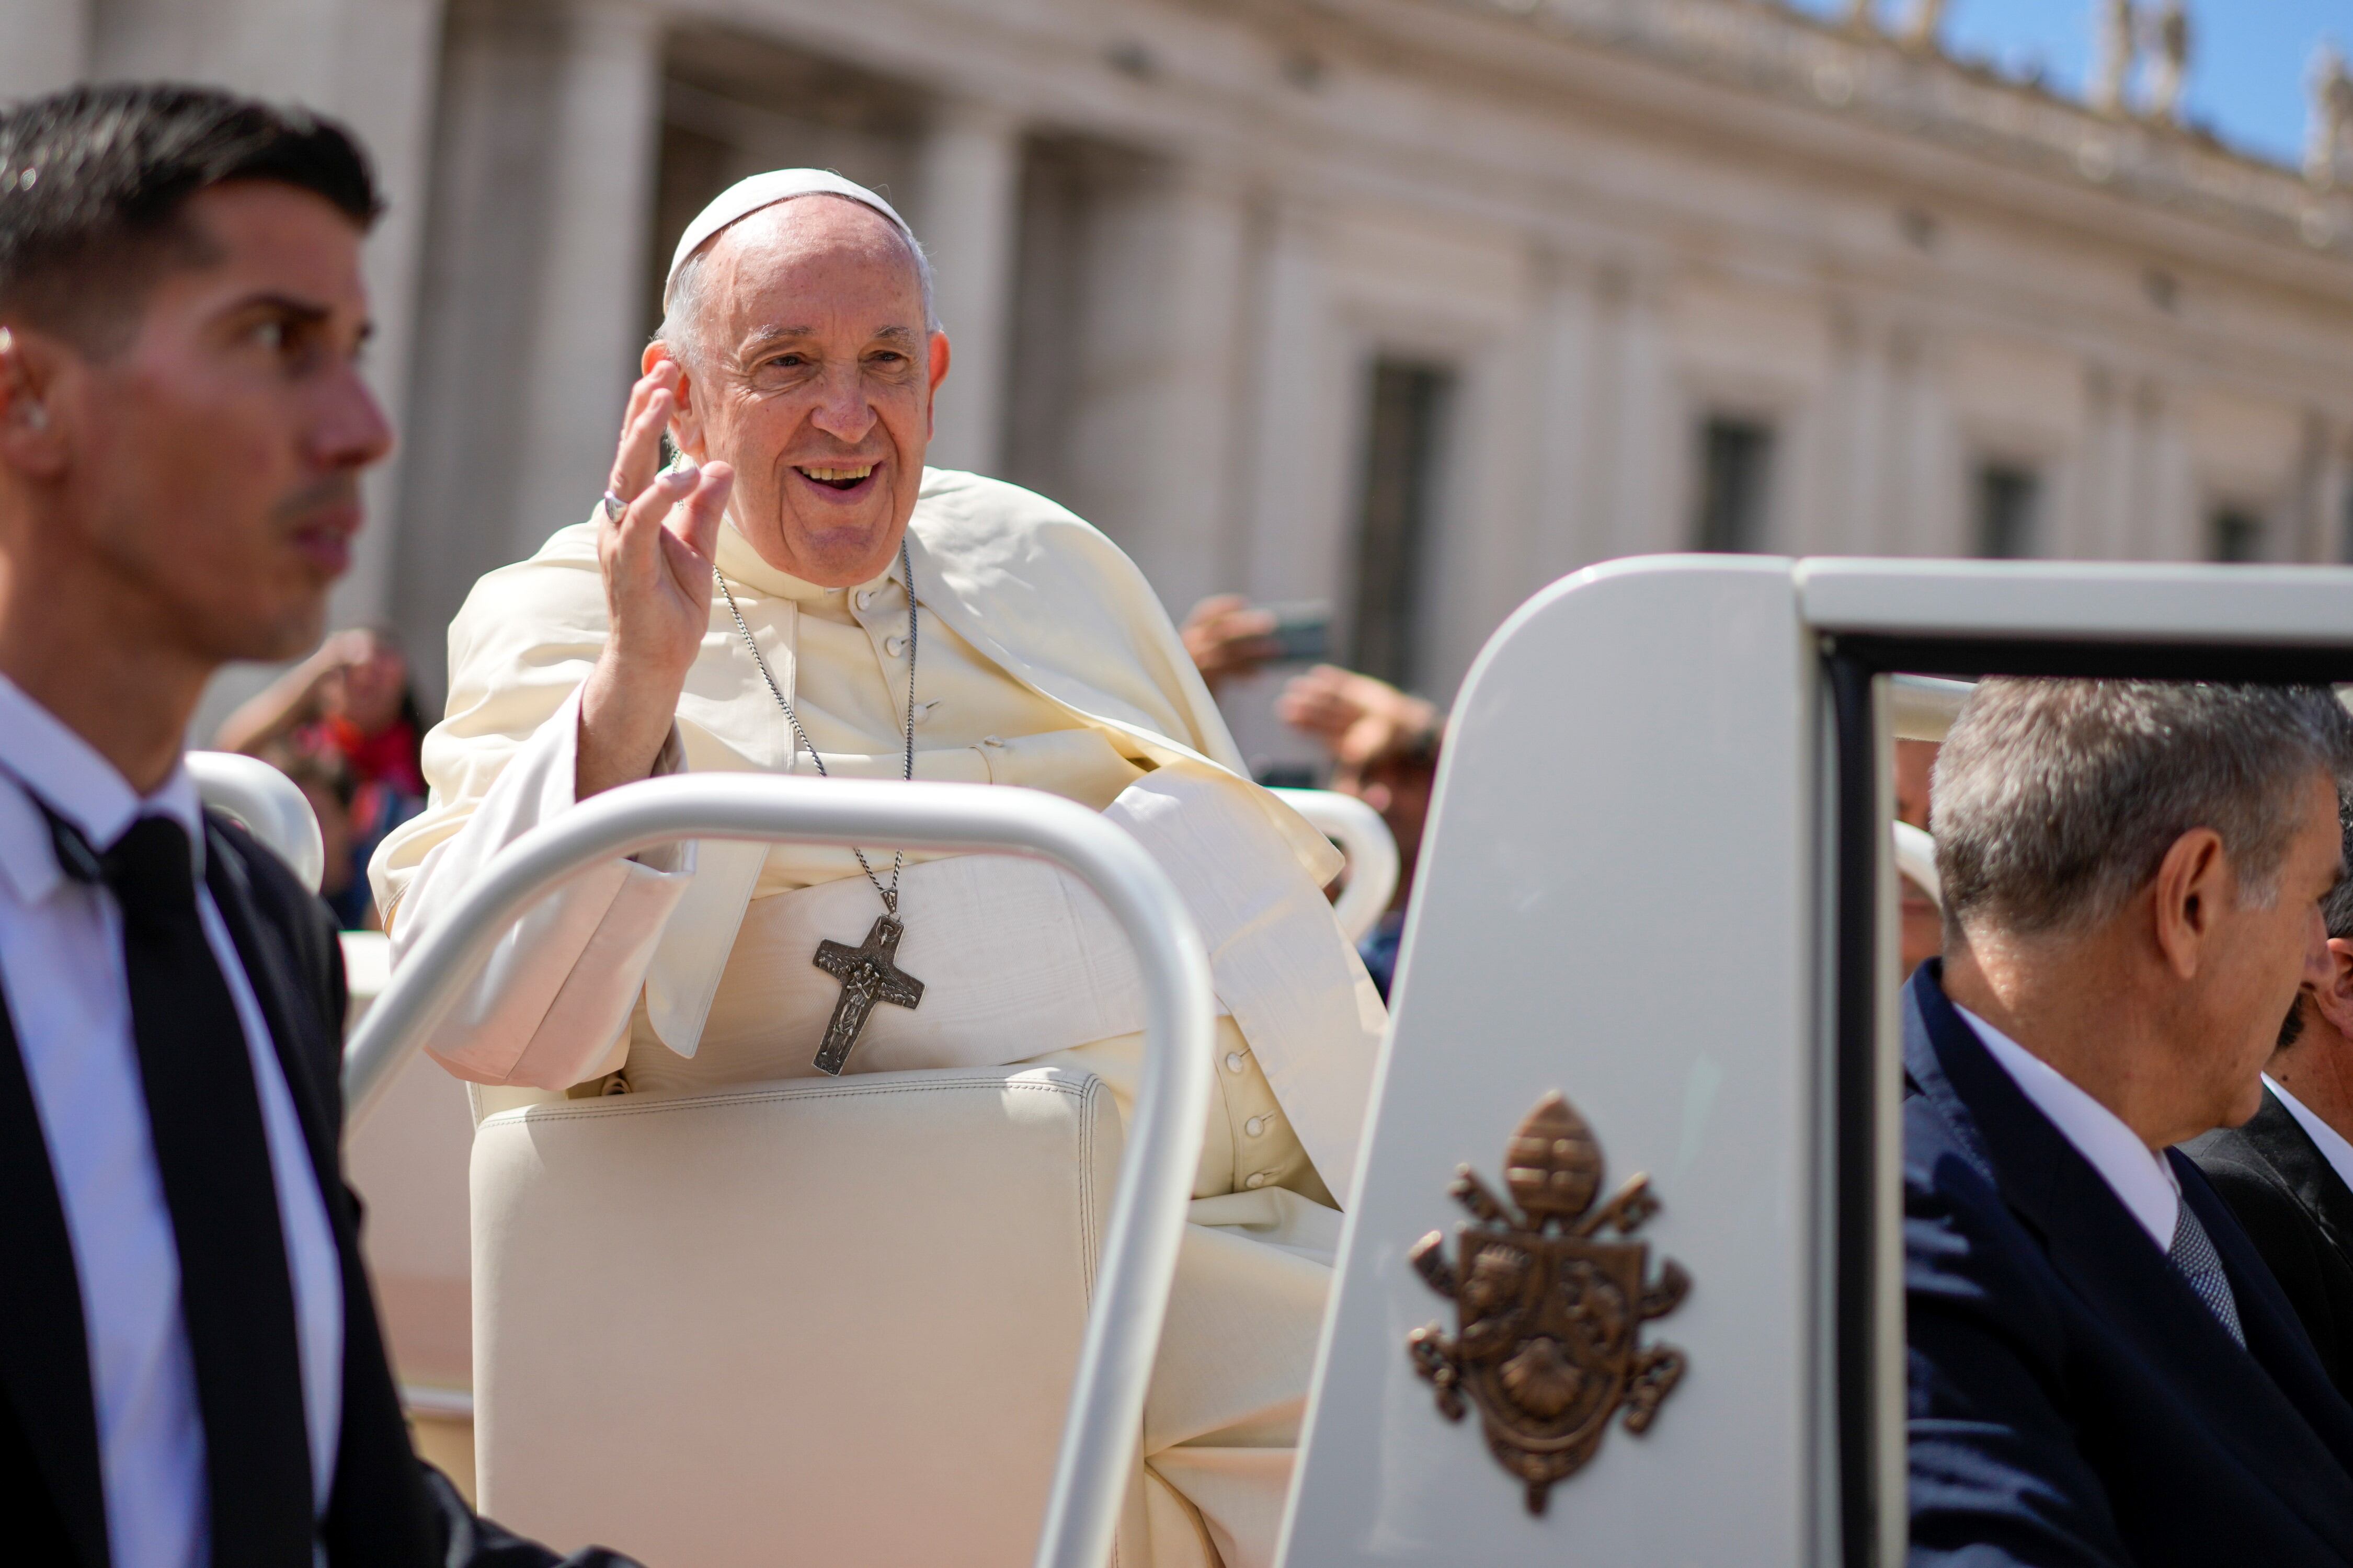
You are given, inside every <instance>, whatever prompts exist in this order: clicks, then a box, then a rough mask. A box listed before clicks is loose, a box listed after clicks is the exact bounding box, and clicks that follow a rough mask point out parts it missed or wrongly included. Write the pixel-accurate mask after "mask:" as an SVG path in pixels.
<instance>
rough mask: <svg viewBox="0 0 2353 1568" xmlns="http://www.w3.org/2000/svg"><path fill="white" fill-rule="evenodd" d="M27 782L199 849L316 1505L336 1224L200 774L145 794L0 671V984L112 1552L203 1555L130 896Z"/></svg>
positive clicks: (171, 1566) (187, 1373)
mask: <svg viewBox="0 0 2353 1568" xmlns="http://www.w3.org/2000/svg"><path fill="white" fill-rule="evenodd" d="M28 791H29V792H31V794H30V795H28V794H27V792H28ZM32 795H37V796H38V797H39V799H40V800H41V801H42V802H43V803H44V804H46V805H47V806H48V807H49V809H50V810H52V811H55V812H56V813H58V815H59V816H63V817H64V818H66V820H68V821H69V822H71V823H73V824H74V825H75V826H78V827H79V828H80V829H81V831H82V833H83V835H84V836H85V837H88V838H89V840H90V843H91V844H92V845H94V846H97V847H101V848H103V847H106V846H109V845H111V844H112V843H113V842H114V841H115V840H116V839H118V838H120V837H121V836H122V834H123V833H124V832H125V831H126V830H128V829H129V827H130V826H131V825H132V822H133V821H134V820H136V819H137V818H138V817H140V816H168V817H170V818H172V819H173V820H174V821H175V822H178V823H179V824H180V825H181V826H182V827H184V828H185V829H186V830H187V833H188V837H189V841H190V843H191V844H192V845H193V846H194V848H195V855H196V858H197V879H196V910H197V915H198V918H199V919H200V920H201V921H202V922H203V925H204V930H205V936H206V939H207V940H208V941H209V942H211V943H212V949H213V954H214V956H215V957H216V959H218V960H219V962H220V967H221V973H222V974H223V975H224V976H225V977H226V978H227V982H228V989H229V995H230V997H231V998H232V999H233V1000H234V1002H235V1004H236V1006H237V1019H238V1022H240V1023H241V1024H243V1025H244V1026H245V1039H246V1047H247V1049H248V1051H249V1052H250V1053H251V1056H252V1059H253V1076H254V1081H255V1082H256V1084H258V1085H259V1089H260V1095H261V1119H262V1126H263V1129H264V1130H265V1131H266V1133H267V1135H268V1138H269V1160H270V1167H271V1170H272V1173H273V1174H274V1175H275V1177H276V1181H277V1187H278V1214H279V1223H280V1228H281V1230H282V1231H283V1233H284V1236H285V1238H286V1248H287V1254H288V1257H289V1259H290V1264H291V1274H292V1279H293V1291H294V1321H295V1329H296V1333H297V1335H298V1337H299V1340H300V1344H299V1347H298V1349H299V1354H300V1364H301V1378H302V1403H303V1416H304V1420H305V1423H306V1425H307V1427H308V1430H309V1434H310V1439H311V1481H312V1489H313V1502H314V1506H315V1507H316V1508H318V1509H319V1510H321V1511H323V1510H325V1507H326V1502H327V1496H328V1493H329V1491H330V1489H332V1483H333V1480H334V1459H335V1450H336V1440H337V1436H338V1434H339V1432H340V1429H341V1426H342V1422H343V1275H342V1270H341V1266H340V1262H339V1260H338V1258H337V1257H336V1254H335V1240H334V1234H333V1232H332V1229H331V1228H330V1227H329V1225H328V1221H327V1209H326V1203H325V1200H324V1198H323V1197H322V1195H321V1193H320V1190H319V1184H318V1180H317V1177H316V1175H315V1173H314V1172H313V1171H312V1168H311V1156H310V1152H309V1149H308V1146H307V1145H306V1143H305V1142H304V1140H303V1136H302V1127H301V1121H300V1119H299V1118H298V1117H297V1115H296V1114H295V1110H294V1100H293V1097H292V1095H291V1093H290V1091H289V1090H288V1088H287V1085H286V1079H285V1076H284V1074H283V1072H282V1071H281V1070H280V1067H279V1062H278V1053H277V1050H276V1048H275V1047H274V1046H273V1045H272V1044H271V1042H270V1037H269V1026H268V1024H267V1023H266V1021H265V1020H264V1018H263V1016H262V1013H261V1009H260V1005H259V1003H258V1002H257V1001H256V1000H255V997H254V994H253V987H252V985H251V984H250V983H249V982H248V980H247V978H246V973H245V968H244V965H243V964H242V963H239V962H238V959H237V948H236V944H235V943H234V942H233V941H232V940H231V938H230V936H229V932H228V928H227V925H226V924H225V923H224V922H223V921H222V919H221V913H220V910H218V909H217V908H216V907H215V905H214V903H213V900H212V895H211V893H210V892H208V891H207V890H206V888H205V885H204V877H203V855H204V835H203V832H202V830H201V813H200V806H199V803H198V801H197V798H196V790H195V784H193V783H192V782H191V781H190V779H189V777H188V774H187V773H186V771H185V769H182V770H180V771H178V772H175V773H174V774H173V775H172V777H171V779H170V781H169V782H168V783H166V784H164V787H163V788H161V789H159V790H157V791H156V792H155V793H154V794H153V795H150V796H147V797H146V798H145V799H143V800H142V798H140V796H139V795H137V794H136V793H134V792H133V791H132V788H131V785H130V784H128V783H126V782H125V781H124V779H123V778H122V775H121V774H120V773H116V772H115V771H114V769H113V767H112V766H111V764H110V763H108V762H107V761H106V760H105V759H104V758H103V757H101V756H100V755H99V754H98V752H95V751H93V750H91V749H90V745H89V744H88V742H84V741H83V740H82V739H81V737H80V736H79V735H77V734H75V733H74V732H73V731H70V730H69V729H67V728H66V726H65V725H64V724H63V723H61V722H59V721H58V720H57V719H56V718H55V717H54V716H52V715H51V714H50V713H49V712H48V710H47V709H44V708H42V707H41V706H39V705H38V704H37V703H36V702H34V701H33V700H31V699H30V698H28V697H26V695H25V694H24V693H23V692H22V691H20V690H18V689H16V686H15V685H14V684H13V683H12V682H10V681H9V680H8V679H6V678H5V677H0V984H5V991H6V995H7V1005H8V1012H9V1016H10V1018H11V1019H12V1020H13V1021H14V1023H15V1026H16V1046H17V1049H18V1051H19V1052H20V1053H21V1054H22V1056H23V1058H24V1062H25V1075H26V1079H27V1080H28V1081H29V1083H30V1085H31V1088H32V1093H33V1103H34V1106H35V1108H36V1110H37V1112H38V1113H39V1116H40V1121H41V1131H42V1133H43V1136H44V1138H45V1140H46V1142H47V1146H48V1153H49V1167H50V1169H51V1170H52V1171H53V1172H54V1173H56V1178H57V1185H58V1198H59V1200H60V1202H61V1203H62V1205H63V1206H64V1209H65V1220H66V1230H67V1233H68V1235H69V1237H71V1239H72V1242H73V1254H74V1272H75V1275H76V1278H77V1279H78V1281H79V1285H80V1289H81V1309H82V1321H83V1324H84V1327H85V1329H86V1331H87V1332H88V1335H89V1341H90V1388H91V1392H92V1394H93V1395H94V1404H95V1406H96V1410H97V1415H98V1446H99V1466H100V1476H101V1479H102V1480H103V1482H104V1484H105V1488H106V1528H107V1535H108V1540H109V1542H110V1544H111V1547H112V1556H113V1563H114V1568H205V1565H206V1563H208V1562H209V1561H210V1558H211V1537H210V1526H209V1515H210V1505H209V1501H208V1498H207V1492H206V1474H205V1434H204V1424H203V1421H202V1419H201V1417H200V1415H198V1412H197V1405H196V1385H195V1365H194V1363H193V1362H192V1361H191V1359H190V1356H189V1351H188V1337H187V1332H186V1330H185V1327H184V1326H183V1324H182V1322H181V1318H180V1261H179V1255H178V1253H177V1251H176V1250H175V1249H174V1241H173V1234H172V1216H171V1212H170V1210H169V1209H168V1208H167V1207H166V1206H165V1204H164V1181H163V1175H162V1173H161V1172H160V1171H159V1170H158V1168H157V1166H156V1163H155V1148H154V1144H153V1141H152V1139H151V1137H150V1135H149V1129H148V1122H147V1100H146V1096H145V1093H144V1090H143V1089H142V1085H141V1080H140V1074H139V1053H138V1048H137V1047H136V1045H135V1043H134V1042H133V1040H132V1032H131V993H130V980H129V977H128V976H127V975H126V974H125V973H124V971H123V965H122V915H121V909H120V907H119V906H118V905H117V904H116V903H115V900H114V896H113V895H112V894H111V893H110V892H108V891H106V890H105V889H102V888H98V887H92V886H90V885H89V884H87V883H83V882H78V881H75V880H74V879H71V878H69V877H68V876H66V874H65V873H64V872H63V871H62V870H61V869H60V868H58V862H57V854H56V848H55V846H54V844H53V842H52V840H51V838H50V836H49V828H48V824H47V822H46V821H45V820H44V819H43V818H42V816H41V813H40V808H39V807H38V806H37V805H35V804H34V802H33V798H32Z"/></svg>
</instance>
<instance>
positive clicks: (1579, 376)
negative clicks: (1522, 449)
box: [1530, 250, 1609, 583]
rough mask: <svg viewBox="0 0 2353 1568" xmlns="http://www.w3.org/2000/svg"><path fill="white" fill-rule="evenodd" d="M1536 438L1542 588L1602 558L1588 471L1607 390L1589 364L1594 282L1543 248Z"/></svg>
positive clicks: (1536, 547) (1537, 558) (1535, 506)
mask: <svg viewBox="0 0 2353 1568" xmlns="http://www.w3.org/2000/svg"><path fill="white" fill-rule="evenodd" d="M1536 288H1537V300H1536V309H1535V323H1534V327H1533V333H1532V335H1533V336H1534V338H1535V343H1536V353H1537V356H1538V357H1537V363H1536V366H1535V387H1536V413H1535V419H1536V439H1535V452H1534V454H1533V458H1534V466H1535V484H1534V487H1533V489H1534V494H1533V496H1532V498H1531V501H1532V510H1533V511H1534V518H1535V537H1534V540H1533V549H1532V551H1531V554H1530V565H1531V567H1532V568H1533V572H1532V574H1533V576H1534V578H1535V581H1536V582H1538V583H1549V582H1551V581H1552V580H1553V579H1554V578H1556V577H1560V576H1564V575H1566V574H1568V573H1570V572H1574V571H1576V570H1577V568H1578V567H1580V566H1583V565H1585V564H1587V563H1588V562H1592V561H1596V560H1599V558H1600V557H1601V556H1602V555H1603V554H1605V553H1606V552H1607V551H1606V547H1605V545H1604V543H1603V542H1601V541H1600V540H1599V538H1598V537H1597V534H1598V532H1599V527H1598V524H1599V519H1598V518H1597V517H1596V515H1595V507H1594V504H1593V503H1594V500H1595V499H1596V498H1595V497H1594V496H1593V495H1592V494H1591V493H1590V486H1589V484H1588V469H1589V468H1591V466H1592V465H1593V464H1594V463H1595V462H1596V461H1598V460H1599V458H1600V453H1599V451H1598V450H1597V449H1596V444H1595V442H1594V439H1593V435H1594V432H1593V418H1594V410H1595V406H1596V405H1597V404H1598V403H1599V402H1601V401H1603V400H1604V399H1606V398H1607V397H1608V395H1609V388H1607V387H1606V386H1603V385H1601V384H1599V378H1598V372H1597V366H1596V363H1595V361H1596V358H1597V353H1596V341H1595V340H1596V336H1597V326H1596V321H1595V314H1596V312H1595V304H1594V279H1592V278H1591V277H1590V276H1589V275H1588V269H1587V268H1584V267H1582V266H1580V265H1579V264H1577V262H1574V261H1571V260H1569V259H1568V258H1565V257H1562V256H1559V255H1557V254H1555V253H1553V252H1551V251H1549V250H1546V251H1543V252H1541V253H1539V255H1538V257H1537V259H1536Z"/></svg>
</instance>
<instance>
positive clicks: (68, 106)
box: [0, 82, 384, 352]
mask: <svg viewBox="0 0 2353 1568" xmlns="http://www.w3.org/2000/svg"><path fill="white" fill-rule="evenodd" d="M232 180H270V181H276V182H278V183H279V184H287V185H292V186H294V187H296V188H297V189H299V190H304V191H309V192H311V193H312V194H314V195H319V196H321V197H323V198H324V199H325V200H326V201H327V202H329V203H330V204H332V205H333V206H334V208H335V209H336V210H337V211H338V212H341V213H342V214H343V215H344V216H346V217H349V218H350V219H351V220H352V221H353V223H354V224H357V225H358V226H361V227H362V228H365V227H367V226H370V225H372V224H373V223H375V218H376V215H377V214H378V213H380V212H381V211H382V210H383V207H384V204H383V201H382V199H381V197H380V196H379V195H378V194H377V191H376V184H375V175H374V174H371V173H370V171H369V168H368V161H367V154H366V153H363V152H362V151H361V150H360V145H359V142H358V141H357V140H356V139H355V138H353V135H352V134H351V132H348V131H346V130H344V129H343V127H342V126H340V125H338V124H336V123H335V122H334V121H332V120H328V119H325V118H324V117H322V116H320V115H315V114H312V113H311V112H309V111H308V110H301V109H282V108H275V107H272V106H271V105H269V104H266V103H261V102H258V101H256V100H252V99H249V98H240V97H238V96H237V95H236V94H234V93H228V92H223V91H221V90H219V89H216V88H209V87H190V86H185V85H181V84H178V83H171V82H115V83H110V84H107V85H105V86H100V87H77V88H69V89H67V90H65V91H63V92H58V93H51V94H49V95H48V96H47V97H44V98H33V99H26V100H23V101H21V102H18V103H14V104H10V105H8V106H7V107H6V108H5V109H0V317H5V316H15V317H16V318H17V319H18V320H20V321H23V322H24V323H25V324H26V325H28V326H35V327H39V328H41V329H43V330H45V331H54V332H57V333H58V334H60V335H62V336H66V337H69V338H71V339H73V340H74V341H75V342H79V343H80V344H81V345H82V346H83V347H85V348H87V349H89V350H90V351H91V352H104V351H105V350H107V349H108V348H110V347H112V346H119V344H120V342H121V340H122V338H124V337H126V336H127V335H128V327H127V323H128V322H130V321H132V320H134V319H135V317H136V315H137V313H138V309H139V306H140V305H141V304H142V302H143V300H144V299H145V297H146V291H147V289H149V288H150V287H152V286H153V283H154V282H155V280H156V279H157V278H159V277H160V276H161V275H162V274H163V272H164V269H165V268H167V267H169V266H172V265H174V264H175V263H176V264H178V265H183V266H188V265H201V264H202V263H203V262H204V261H205V260H206V250H205V248H204V247H203V244H202V239H201V237H200V236H198V235H197V234H195V232H193V231H192V230H191V229H190V228H189V226H188V225H187V223H186V221H185V209H186V207H187V205H188V202H189V201H190V199H191V198H193V197H194V196H195V195H196V194H197V193H198V192H200V191H204V190H206V189H209V188H210V187H212V186H214V185H218V184H226V183H227V182H229V181H232Z"/></svg>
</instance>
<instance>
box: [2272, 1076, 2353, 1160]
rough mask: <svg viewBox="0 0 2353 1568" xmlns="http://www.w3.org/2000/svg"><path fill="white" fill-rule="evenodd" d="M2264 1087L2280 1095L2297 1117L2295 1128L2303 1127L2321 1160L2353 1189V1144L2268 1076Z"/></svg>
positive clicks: (2281, 1100)
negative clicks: (2316, 1148) (2317, 1150)
mask: <svg viewBox="0 0 2353 1568" xmlns="http://www.w3.org/2000/svg"><path fill="white" fill-rule="evenodd" d="M2263 1087H2264V1088H2265V1089H2270V1090H2271V1091H2272V1092H2273V1093H2274V1094H2275V1095H2277V1096H2279V1102H2280V1103H2281V1104H2282V1105H2284V1106H2286V1107H2287V1113H2288V1114H2289V1115H2290V1116H2293V1117H2295V1122H2296V1125H2297V1126H2299V1127H2301V1128H2303V1129H2304V1131H2305V1133H2306V1136H2307V1137H2309V1138H2310V1139H2311V1140H2312V1142H2314V1144H2315V1145H2316V1146H2317V1147H2318V1148H2319V1150H2320V1157H2321V1158H2322V1159H2324V1160H2326V1161H2327V1162H2328V1166H2329V1169H2331V1170H2333V1171H2335V1172H2336V1173H2337V1180H2339V1181H2341V1182H2343V1183H2344V1184H2346V1185H2347V1186H2348V1187H2353V1143H2348V1142H2346V1141H2345V1134H2343V1133H2342V1132H2339V1131H2337V1129H2336V1128H2334V1127H2331V1126H2330V1125H2328V1123H2327V1122H2326V1121H2322V1120H2321V1119H2320V1118H2319V1117H2318V1116H2316V1115H2315V1114H2314V1113H2313V1110H2312V1108H2311V1107H2310V1106H2307V1105H2306V1104H2305V1103H2304V1101H2302V1100H2298V1099H2297V1098H2296V1097H2295V1096H2294V1095H2292V1094H2290V1093H2289V1092H2288V1091H2287V1089H2286V1087H2285V1086H2284V1085H2283V1084H2282V1083H2281V1082H2280V1081H2279V1079H2275V1078H2274V1077H2272V1075H2271V1074H2269V1073H2265V1074H2263Z"/></svg>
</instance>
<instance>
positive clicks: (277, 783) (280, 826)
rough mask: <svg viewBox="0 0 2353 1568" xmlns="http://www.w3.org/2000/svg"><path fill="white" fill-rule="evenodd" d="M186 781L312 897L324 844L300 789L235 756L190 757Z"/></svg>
mask: <svg viewBox="0 0 2353 1568" xmlns="http://www.w3.org/2000/svg"><path fill="white" fill-rule="evenodd" d="M186 761H187V764H188V776H189V777H190V778H191V779H193V780H194V781H195V786H196V795H197V796H198V798H200V799H202V800H203V801H204V803H205V804H206V805H209V806H211V807H212V808H213V809H214V810H215V811H218V812H224V813H226V814H227V815H228V816H233V817H235V818H237V821H238V822H240V823H242V824H244V826H245V830H246V831H247V832H248V833H250V834H252V835H253V836H254V837H256V838H258V839H259V840H260V841H261V844H262V847H264V848H267V849H270V850H273V851H275V852H276V853H277V855H278V858H280V859H281V860H283V861H285V862H286V863H287V864H288V865H289V866H291V867H292V868H294V874H295V875H296V876H297V877H300V878H301V879H302V885H303V886H304V887H306V888H309V889H311V891H312V892H314V893H315V892H317V891H318V890H319V884H320V882H321V881H322V880H323V879H325V877H326V874H327V845H326V840H325V839H323V838H322V837H320V835H319V817H318V814H317V813H315V812H313V811H312V810H311V797H310V796H308V795H304V794H303V793H302V786H301V784H296V783H295V782H294V781H293V780H292V779H290V778H288V777H287V776H286V775H285V774H284V773H280V772H279V771H278V770H277V769H276V768H273V767H271V766H270V765H269V763H265V762H263V761H262V760H261V759H260V758H259V757H248V756H246V755H244V754H243V753H242V752H189V753H188V754H187V758H186Z"/></svg>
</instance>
